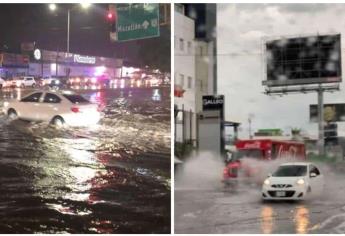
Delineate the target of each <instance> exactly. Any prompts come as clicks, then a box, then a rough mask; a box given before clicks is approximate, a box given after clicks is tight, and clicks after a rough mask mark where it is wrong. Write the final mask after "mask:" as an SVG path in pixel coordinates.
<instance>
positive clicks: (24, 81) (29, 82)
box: [15, 76, 36, 87]
mask: <svg viewBox="0 0 345 236" xmlns="http://www.w3.org/2000/svg"><path fill="white" fill-rule="evenodd" d="M15 83H16V84H15V86H16V87H35V86H36V81H35V79H34V77H29V76H24V77H22V78H19V79H17V80H15Z"/></svg>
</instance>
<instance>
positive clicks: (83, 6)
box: [49, 3, 91, 55]
mask: <svg viewBox="0 0 345 236" xmlns="http://www.w3.org/2000/svg"><path fill="white" fill-rule="evenodd" d="M80 5H81V7H82V9H88V8H89V7H90V6H91V3H80ZM75 8H76V6H74V7H70V8H68V10H67V55H69V38H70V37H69V35H70V24H71V20H70V18H71V11H72V10H73V9H75ZM56 9H57V6H56V4H54V3H51V4H49V10H51V11H55V10H56Z"/></svg>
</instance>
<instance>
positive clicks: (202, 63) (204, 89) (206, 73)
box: [195, 40, 214, 112]
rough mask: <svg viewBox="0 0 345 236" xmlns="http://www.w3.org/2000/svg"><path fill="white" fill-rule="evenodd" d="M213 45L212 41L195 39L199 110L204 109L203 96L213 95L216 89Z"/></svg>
mask: <svg viewBox="0 0 345 236" xmlns="http://www.w3.org/2000/svg"><path fill="white" fill-rule="evenodd" d="M213 47H214V43H213V42H212V41H209V42H207V41H204V40H196V41H195V77H196V89H195V92H196V109H197V112H200V111H202V96H203V95H212V94H213V91H214V80H213V75H214V74H213V68H214V67H213V64H214V57H213Z"/></svg>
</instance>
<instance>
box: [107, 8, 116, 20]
mask: <svg viewBox="0 0 345 236" xmlns="http://www.w3.org/2000/svg"><path fill="white" fill-rule="evenodd" d="M107 18H108V21H109V22H113V21H114V14H113V13H112V12H110V11H109V12H108V15H107Z"/></svg>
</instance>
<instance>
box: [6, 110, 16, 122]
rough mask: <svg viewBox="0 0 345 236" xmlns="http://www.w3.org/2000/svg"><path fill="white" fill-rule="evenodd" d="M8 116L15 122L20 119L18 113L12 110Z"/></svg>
mask: <svg viewBox="0 0 345 236" xmlns="http://www.w3.org/2000/svg"><path fill="white" fill-rule="evenodd" d="M7 115H8V118H9V119H10V120H15V119H17V117H18V115H17V112H16V111H15V110H14V109H12V108H11V109H9V110H8V112H7Z"/></svg>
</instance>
